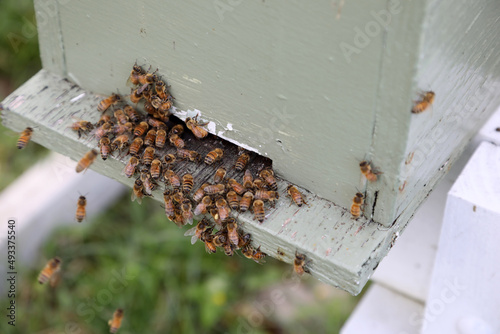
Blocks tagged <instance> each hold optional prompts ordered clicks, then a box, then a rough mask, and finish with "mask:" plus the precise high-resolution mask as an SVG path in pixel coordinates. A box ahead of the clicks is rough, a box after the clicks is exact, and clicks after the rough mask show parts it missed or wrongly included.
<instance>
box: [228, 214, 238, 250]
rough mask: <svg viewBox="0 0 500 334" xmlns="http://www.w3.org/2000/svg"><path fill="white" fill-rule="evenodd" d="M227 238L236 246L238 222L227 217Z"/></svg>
mask: <svg viewBox="0 0 500 334" xmlns="http://www.w3.org/2000/svg"><path fill="white" fill-rule="evenodd" d="M226 226H227V238H228V239H229V242H231V243H232V244H233V245H235V246H238V241H239V235H238V223H237V222H236V219H234V218H229V219H228V221H227V225H226Z"/></svg>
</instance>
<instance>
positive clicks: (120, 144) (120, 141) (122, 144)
mask: <svg viewBox="0 0 500 334" xmlns="http://www.w3.org/2000/svg"><path fill="white" fill-rule="evenodd" d="M129 139H130V137H129V135H128V134H123V135H120V136H118V137H116V138H115V139H113V142H112V143H111V149H112V150H113V151H115V150H117V149H118V150H120V151H121V150H123V149H125V148H127V146H128V145H129V144H128V141H129Z"/></svg>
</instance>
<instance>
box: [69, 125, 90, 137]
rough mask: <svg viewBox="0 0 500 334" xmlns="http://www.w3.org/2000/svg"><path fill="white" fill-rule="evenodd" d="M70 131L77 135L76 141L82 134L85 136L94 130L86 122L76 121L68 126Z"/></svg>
mask: <svg viewBox="0 0 500 334" xmlns="http://www.w3.org/2000/svg"><path fill="white" fill-rule="evenodd" d="M70 129H71V130H73V131H76V132H77V133H78V139H80V138H81V137H82V134H86V133H88V132H89V131H91V130H93V129H94V126H93V125H92V123H90V122H87V121H77V122H74V123H73V124H71V125H70Z"/></svg>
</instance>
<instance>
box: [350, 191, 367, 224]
mask: <svg viewBox="0 0 500 334" xmlns="http://www.w3.org/2000/svg"><path fill="white" fill-rule="evenodd" d="M363 202H364V196H363V194H362V193H356V196H354V198H353V199H352V204H351V215H352V218H353V219H357V218H359V216H360V215H361V211H362V210H361V206H362V205H363Z"/></svg>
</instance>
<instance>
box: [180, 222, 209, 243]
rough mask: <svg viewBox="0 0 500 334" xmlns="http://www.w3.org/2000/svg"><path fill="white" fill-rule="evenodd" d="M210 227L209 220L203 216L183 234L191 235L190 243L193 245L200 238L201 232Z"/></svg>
mask: <svg viewBox="0 0 500 334" xmlns="http://www.w3.org/2000/svg"><path fill="white" fill-rule="evenodd" d="M208 228H210V222H209V221H208V219H206V218H203V219H202V220H200V221H199V222H198V224H197V225H196V226H195V227H192V228H190V229H189V230H187V231H186V233H184V235H185V236H191V235H192V237H191V245H194V244H195V243H196V241H198V239H201V234H202V233H203V232H205V231H206V230H207V229H208Z"/></svg>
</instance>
